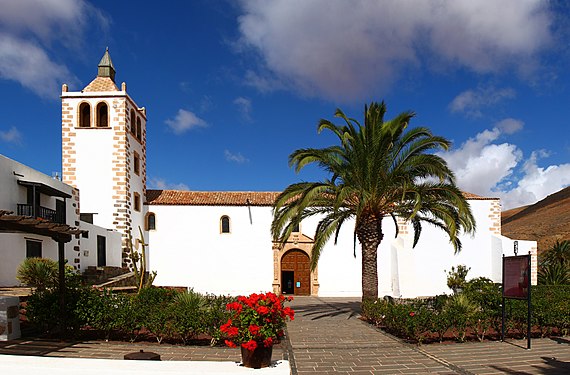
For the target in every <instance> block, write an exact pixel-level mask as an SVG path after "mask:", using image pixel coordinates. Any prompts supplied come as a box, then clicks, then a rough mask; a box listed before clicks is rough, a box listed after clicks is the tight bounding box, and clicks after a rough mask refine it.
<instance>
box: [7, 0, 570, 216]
mask: <svg viewBox="0 0 570 375" xmlns="http://www.w3.org/2000/svg"><path fill="white" fill-rule="evenodd" d="M0 9H2V10H1V11H0V153H1V154H3V155H5V156H7V157H9V158H12V159H14V160H17V161H19V162H21V163H24V164H26V165H29V166H31V167H33V168H35V169H38V170H40V171H42V172H44V173H46V174H49V175H53V174H54V173H56V172H58V173H60V172H59V171H61V101H60V98H59V96H60V94H61V85H62V84H63V83H66V84H68V86H69V88H70V91H79V90H81V89H82V88H83V87H85V86H86V85H87V84H89V82H90V81H91V80H92V79H93V78H95V76H96V74H97V63H98V62H99V60H100V59H101V57H102V55H103V53H104V52H105V48H107V47H108V48H109V52H110V54H111V58H112V60H113V64H114V66H115V69H116V71H117V74H116V82H117V85H118V86H119V87H120V83H121V82H126V83H127V92H128V93H129V95H130V96H131V97H132V98H133V99H134V100H135V102H136V103H137V104H138V106H140V107H143V106H144V107H146V109H147V180H148V183H147V184H148V187H149V188H155V189H190V190H206V191H279V190H282V189H284V188H285V187H286V186H287V185H289V184H291V183H294V182H298V181H314V180H321V179H323V178H325V177H327V175H326V174H324V172H322V171H320V170H319V169H318V168H316V167H312V166H310V167H307V168H305V169H304V170H303V171H301V172H300V173H299V174H296V173H295V172H294V171H293V170H292V169H291V168H290V167H289V165H288V156H289V154H291V152H293V151H294V150H296V149H299V148H306V147H327V146H329V145H331V144H333V143H335V138H334V136H332V135H331V134H327V133H321V134H317V131H316V125H317V123H318V121H319V120H320V119H321V118H325V119H329V120H335V118H334V116H333V115H334V112H335V110H336V109H337V108H341V109H342V110H343V111H344V112H345V113H347V114H348V115H349V116H351V117H354V118H356V119H362V118H363V112H364V105H365V104H366V103H370V102H373V101H382V100H384V101H385V102H386V105H387V108H388V112H387V115H386V118H387V119H390V118H392V117H395V116H397V115H398V114H399V113H401V112H403V111H407V110H412V111H414V112H415V113H416V117H415V118H414V119H413V120H412V122H411V124H410V126H411V127H414V126H427V127H429V128H430V129H431V130H432V132H433V133H434V134H436V135H440V136H443V137H445V138H447V139H449V140H451V141H452V142H453V146H452V149H451V150H450V151H449V152H446V153H441V156H442V157H444V158H445V159H446V160H447V162H448V163H449V165H450V166H451V168H452V170H453V171H454V172H455V174H456V177H457V183H458V185H459V187H460V188H461V189H463V190H465V191H468V192H471V193H474V194H479V195H482V196H486V197H498V198H501V200H502V204H503V208H504V209H509V208H513V207H518V206H522V205H527V204H532V203H535V202H536V201H538V200H540V199H542V198H544V197H546V196H547V195H549V194H552V193H554V192H556V191H558V190H560V189H562V188H564V187H566V186H568V185H570V137H569V136H570V130H569V125H570V49H569V43H570V6H569V5H566V3H564V2H562V1H560V2H551V1H530V0H502V1H500V2H498V1H467V0H465V1H451V0H450V1H445V0H439V1H437V0H433V1H423V2H421V1H405V0H404V1H402V0H400V1H395V0H394V1H389V0H385V1H375V0H374V1H366V0H361V1H351V0H342V1H341V0H338V1H337V0H309V1H307V0H275V1H254V0H251V1H249V0H244V1H225V0H194V1H181V0H179V1H173V0H172V1H170V0H164V1H161V2H160V5H158V3H157V2H150V1H139V2H128V1H114V0H100V1H96V2H95V1H93V2H89V1H86V0H20V1H13V0H0Z"/></svg>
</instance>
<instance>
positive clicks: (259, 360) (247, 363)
mask: <svg viewBox="0 0 570 375" xmlns="http://www.w3.org/2000/svg"><path fill="white" fill-rule="evenodd" d="M240 348H241V362H242V363H243V366H244V367H249V368H262V367H268V366H269V365H270V364H271V354H272V353H273V346H270V347H269V348H266V347H265V346H263V343H259V344H258V345H257V348H255V350H247V349H246V348H244V347H243V346H241V347H240Z"/></svg>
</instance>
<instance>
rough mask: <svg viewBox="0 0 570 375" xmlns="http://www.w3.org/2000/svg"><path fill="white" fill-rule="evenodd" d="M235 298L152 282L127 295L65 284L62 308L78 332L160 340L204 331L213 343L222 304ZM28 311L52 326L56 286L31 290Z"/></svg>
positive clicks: (224, 314) (223, 317) (224, 316)
mask: <svg viewBox="0 0 570 375" xmlns="http://www.w3.org/2000/svg"><path fill="white" fill-rule="evenodd" d="M233 301H234V298H233V297H226V296H214V295H202V294H199V293H195V292H193V291H189V292H184V293H180V292H176V291H174V290H171V289H163V288H155V287H151V288H144V289H142V290H141V291H140V293H138V294H131V295H129V294H116V293H112V292H111V291H108V290H103V291H100V290H97V289H93V288H87V287H81V288H76V289H69V290H67V294H66V306H65V312H64V313H65V316H66V323H67V328H68V330H70V332H71V333H72V334H74V335H76V336H77V335H79V334H80V333H82V332H85V331H88V332H89V333H90V334H91V335H96V336H97V337H100V338H105V339H109V338H110V337H111V336H113V337H117V338H129V339H130V340H131V341H134V340H136V339H138V338H141V337H146V338H149V337H154V338H156V340H157V341H158V342H159V343H160V342H162V341H163V340H164V339H168V340H170V341H176V342H182V343H187V342H189V341H190V340H193V339H197V338H201V339H204V338H206V337H207V338H209V339H210V340H211V343H212V344H215V343H216V342H217V341H218V340H219V328H220V326H221V325H222V324H224V323H225V322H227V320H228V318H229V312H228V311H226V304H227V303H229V302H233ZM26 316H27V318H28V320H29V321H30V322H31V323H32V324H34V325H35V326H36V327H37V328H39V329H40V330H41V331H42V332H46V333H51V332H54V331H55V330H56V329H57V328H58V324H59V322H58V320H57V317H59V316H60V311H59V295H58V292H57V290H46V291H42V292H36V293H33V294H32V295H31V296H30V297H29V299H28V304H27V311H26Z"/></svg>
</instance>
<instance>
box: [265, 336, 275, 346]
mask: <svg viewBox="0 0 570 375" xmlns="http://www.w3.org/2000/svg"><path fill="white" fill-rule="evenodd" d="M263 346H265V347H266V348H269V347H271V346H273V339H272V338H271V337H268V338H266V339H265V340H263Z"/></svg>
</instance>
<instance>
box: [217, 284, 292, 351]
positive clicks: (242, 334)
mask: <svg viewBox="0 0 570 375" xmlns="http://www.w3.org/2000/svg"><path fill="white" fill-rule="evenodd" d="M292 299H293V298H292V297H287V298H285V297H284V296H277V295H276V294H274V293H271V292H269V293H265V294H256V293H253V294H251V295H249V296H248V297H245V296H239V297H238V298H237V301H236V302H231V303H228V304H227V305H226V309H227V310H229V311H231V312H232V314H231V317H230V318H229V319H228V321H227V323H226V324H224V325H222V326H221V327H220V331H222V334H223V335H224V336H225V337H226V340H225V343H226V345H227V346H229V347H230V348H235V347H237V346H238V345H241V346H242V347H244V348H245V349H247V350H255V348H257V347H258V346H260V345H263V346H264V347H271V346H273V344H275V343H277V342H278V341H279V340H280V339H281V338H282V337H283V336H284V332H283V329H284V328H285V323H286V322H287V319H291V320H293V319H294V316H295V312H294V311H293V309H291V308H290V307H284V306H283V303H284V302H286V301H291V300H292Z"/></svg>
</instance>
